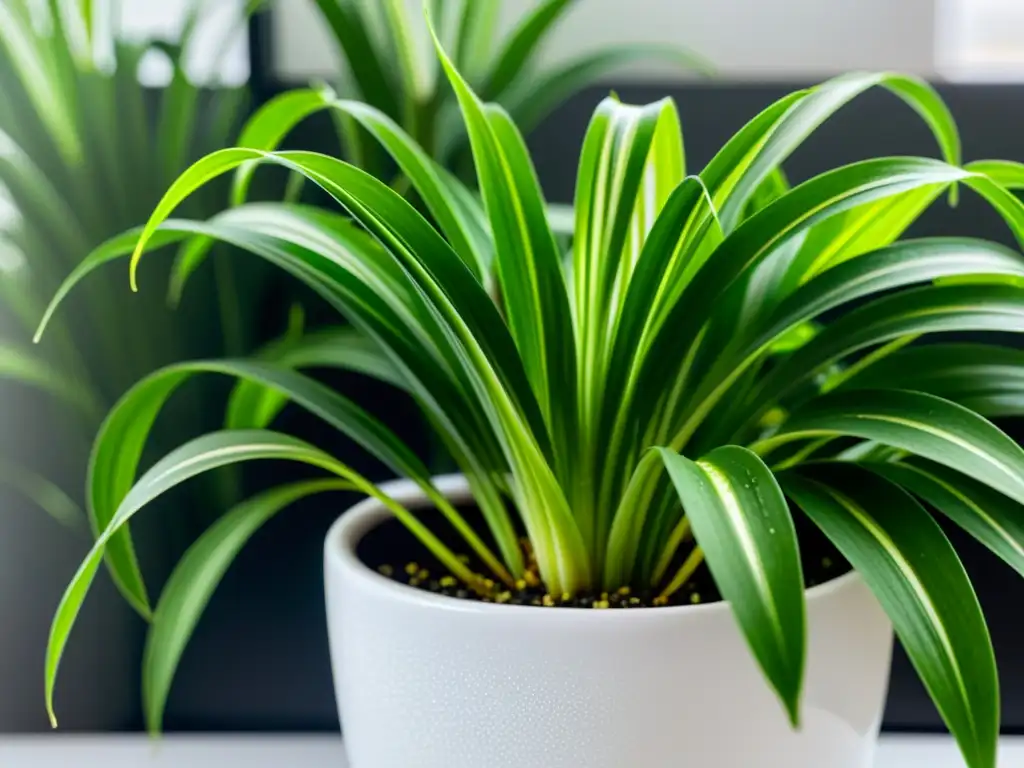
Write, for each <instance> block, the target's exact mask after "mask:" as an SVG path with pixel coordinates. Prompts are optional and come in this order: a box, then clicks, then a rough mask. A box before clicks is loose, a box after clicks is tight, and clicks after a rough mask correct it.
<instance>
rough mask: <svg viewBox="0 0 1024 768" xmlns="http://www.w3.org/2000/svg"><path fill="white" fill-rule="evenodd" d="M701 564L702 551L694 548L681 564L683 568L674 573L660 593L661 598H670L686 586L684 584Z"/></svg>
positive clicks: (702, 560)
mask: <svg viewBox="0 0 1024 768" xmlns="http://www.w3.org/2000/svg"><path fill="white" fill-rule="evenodd" d="M703 562H704V552H703V550H701V548H700V547H694V548H693V552H691V553H690V556H689V557H687V558H686V562H684V563H683V566H682V567H681V568H680V569H679V571H678V572H677V573H676V575H675V578H673V579H672V581H670V582H669V584H668V586H667V587H665V588H664V589H663V590H662V591H661V597H672V595H674V594H675V593H676V592H678V591H679V590H680V589H682V588H683V587H684V586H686V582H688V581H689V580H690V577H691V576H693V574H694V573H695V572H696V570H697V569H698V568H699V567H700V564H701V563H703Z"/></svg>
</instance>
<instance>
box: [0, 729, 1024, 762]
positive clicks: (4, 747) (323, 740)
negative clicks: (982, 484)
mask: <svg viewBox="0 0 1024 768" xmlns="http://www.w3.org/2000/svg"><path fill="white" fill-rule="evenodd" d="M0 766H3V768H67V766H74V768H148V767H149V766H152V768H294V767H295V766H301V767H302V768H345V758H344V751H343V749H342V746H341V740H340V739H339V738H338V737H337V736H330V735H323V736H277V737H265V736H241V737H223V736H211V737H172V738H168V739H166V740H165V741H163V742H159V743H154V742H151V741H149V740H148V739H146V738H145V737H106V738H102V737H61V736H59V735H57V736H39V737H24V738H18V737H0ZM409 768H414V766H409ZM876 768H963V759H962V758H961V757H960V754H959V753H958V752H957V750H956V746H955V745H954V744H953V742H952V740H951V739H949V738H945V737H941V736H920V737H907V736H889V737H884V738H883V739H882V743H881V744H880V746H879V749H878V761H877V763H876ZM999 768H1024V739H1005V740H1004V743H1003V745H1002V748H1001V749H1000V752H999Z"/></svg>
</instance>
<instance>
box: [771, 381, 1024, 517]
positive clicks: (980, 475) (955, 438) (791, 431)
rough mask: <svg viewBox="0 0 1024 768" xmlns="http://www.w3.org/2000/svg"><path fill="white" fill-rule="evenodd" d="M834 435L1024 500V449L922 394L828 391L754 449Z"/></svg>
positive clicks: (977, 418) (977, 419) (957, 408)
mask: <svg viewBox="0 0 1024 768" xmlns="http://www.w3.org/2000/svg"><path fill="white" fill-rule="evenodd" d="M830 435H846V436H850V437H859V438H861V439H863V440H873V441H876V442H879V443H882V444H884V445H890V446H893V447H894V448H900V449H902V450H904V451H909V452H910V453H912V454H916V455H918V456H921V457H924V458H926V459H931V460H932V461H935V462H937V463H939V464H942V465H943V466H946V467H950V468H951V469H956V470H957V471H960V472H964V473H965V474H968V475H970V476H971V477H973V478H975V479H976V480H978V481H980V482H982V483H984V484H985V485H987V486H989V487H990V488H994V489H995V490H997V491H1000V492H1002V493H1004V494H1006V495H1007V496H1009V497H1010V498H1012V499H1015V500H1017V501H1018V502H1021V503H1024V449H1021V448H1020V447H1019V446H1018V445H1017V444H1016V443H1015V442H1014V441H1013V440H1011V439H1010V438H1009V437H1007V436H1006V435H1005V434H1004V433H1003V432H1001V431H1000V430H999V428H998V427H996V426H995V425H993V424H992V423H991V422H989V421H986V420H985V419H983V418H982V417H981V416H978V415H977V414H976V413H974V412H973V411H969V410H967V409H966V408H963V407H962V406H959V405H956V404H955V403H951V402H949V401H948V400H943V399H942V398H939V397H935V396H934V395H926V394H923V393H920V392H905V391H901V390H855V391H852V392H837V393H834V394H830V395H825V396H824V397H820V398H817V399H815V400H813V401H811V402H810V403H809V404H808V405H807V406H805V407H803V408H802V409H800V410H799V411H798V412H797V413H796V414H795V415H794V416H793V417H792V418H791V419H790V420H789V421H787V422H786V423H785V424H784V425H783V426H782V428H781V429H780V430H779V432H778V433H777V434H776V435H773V436H772V437H770V438H766V439H764V440H761V441H759V442H758V443H757V444H755V446H753V447H754V450H756V451H757V452H758V453H760V454H762V455H764V454H765V453H767V452H768V451H770V450H771V449H772V448H774V447H775V446H779V445H783V444H785V443H788V442H791V441H793V440H795V439H802V438H806V437H824V436H830Z"/></svg>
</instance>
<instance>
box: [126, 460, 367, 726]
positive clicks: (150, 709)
mask: <svg viewBox="0 0 1024 768" xmlns="http://www.w3.org/2000/svg"><path fill="white" fill-rule="evenodd" d="M345 490H353V486H352V484H351V483H349V482H346V481H344V480H313V481H308V482H302V483H294V484H292V485H286V486H282V487H280V488H275V489H273V490H271V491H267V492H266V493H262V494H260V495H259V496H255V497H253V498H251V499H249V500H247V501H245V502H243V503H241V504H239V505H238V506H236V507H235V508H234V509H232V510H230V511H229V512H227V513H226V514H225V515H224V516H223V517H221V518H220V519H219V520H217V522H215V523H214V524H213V525H212V526H210V528H209V529H208V530H207V531H206V532H205V533H204V534H203V535H202V536H201V537H199V539H197V540H196V542H195V543H194V544H193V545H192V546H191V547H189V549H188V551H187V552H186V553H185V554H184V556H182V558H181V560H179V561H178V564H177V565H176V566H175V568H174V572H173V573H172V574H171V576H170V578H169V579H168V580H167V584H166V585H165V586H164V589H163V592H162V593H161V594H160V601H159V602H158V603H157V606H156V610H155V611H154V612H153V621H152V624H151V626H150V628H149V635H148V637H147V639H146V650H145V653H144V655H143V660H142V700H143V705H144V707H145V711H146V725H147V727H148V728H149V731H150V733H152V734H157V733H159V732H160V730H161V727H162V724H163V715H164V707H165V705H166V703H167V695H168V694H169V693H170V690H171V684H172V682H173V680H174V674H175V672H176V671H177V668H178V662H179V661H180V660H181V656H182V654H183V653H184V651H185V647H186V646H187V645H188V642H189V640H190V639H191V637H192V633H193V631H194V630H195V627H196V624H198V623H199V619H200V617H201V616H202V614H203V611H204V610H205V609H206V606H207V603H209V601H210V598H211V597H212V596H213V593H214V591H215V590H216V589H217V586H218V585H219V584H220V582H221V579H223V578H224V574H225V573H226V572H227V570H228V568H229V567H230V566H231V563H232V562H233V561H234V559H235V558H236V557H237V556H238V553H239V552H240V551H241V550H242V548H243V547H244V546H245V545H246V544H247V543H248V541H249V539H250V538H252V536H253V534H255V533H256V531H258V530H259V528H260V527H261V526H262V525H263V524H264V523H266V522H267V521H268V520H270V518H272V517H273V516H274V515H276V514H277V513H278V512H280V511H281V510H282V509H284V508H285V507H287V506H289V505H291V504H294V503H295V502H297V501H299V500H301V499H304V498H306V497H308V496H312V495H314V494H319V493H324V492H330V491H345Z"/></svg>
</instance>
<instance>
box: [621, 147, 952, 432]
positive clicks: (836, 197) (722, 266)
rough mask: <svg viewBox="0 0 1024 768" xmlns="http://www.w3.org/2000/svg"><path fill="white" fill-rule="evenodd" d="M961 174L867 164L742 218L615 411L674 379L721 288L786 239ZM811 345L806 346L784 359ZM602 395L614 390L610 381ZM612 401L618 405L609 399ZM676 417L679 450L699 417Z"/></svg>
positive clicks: (937, 166) (928, 166)
mask: <svg viewBox="0 0 1024 768" xmlns="http://www.w3.org/2000/svg"><path fill="white" fill-rule="evenodd" d="M966 175H967V174H966V173H965V172H964V171H962V170H960V169H958V168H953V167H952V166H949V165H946V164H945V163H941V162H939V161H933V160H925V159H920V158H915V159H910V158H890V159H880V160H868V161H864V162H860V163H854V164H852V165H849V166H845V167H843V168H839V169H837V170H834V171H831V172H829V173H826V174H823V175H821V176H817V177H815V178H813V179H811V180H810V181H808V182H805V183H804V184H801V185H800V186H798V187H796V188H795V189H794V190H792V191H791V192H790V193H788V194H787V195H785V196H784V197H782V198H780V199H779V200H777V201H776V202H775V203H773V204H772V205H770V206H769V207H768V208H765V209H764V210H762V211H761V212H760V213H758V214H756V215H754V216H753V217H751V218H750V219H748V220H747V221H745V222H744V223H743V224H742V225H741V226H740V227H739V228H738V229H736V230H735V231H734V232H733V233H732V234H731V235H729V236H728V237H726V238H725V239H724V240H723V241H722V242H721V244H720V245H718V247H717V248H716V249H715V250H714V251H713V253H712V254H711V256H710V257H709V258H708V259H707V261H706V262H705V263H704V264H703V265H702V266H701V268H700V269H699V270H698V271H697V272H696V274H695V275H694V276H693V278H692V279H691V280H690V281H689V282H688V284H687V285H686V286H685V288H684V289H683V290H682V291H681V292H679V293H678V295H677V297H676V298H675V300H674V302H673V303H672V305H671V307H670V309H669V310H668V311H666V312H665V313H664V318H665V319H664V321H663V322H662V323H661V324H660V327H659V329H658V331H657V333H656V334H652V336H653V338H652V339H651V340H650V341H649V342H648V343H647V344H645V345H644V346H643V347H642V348H641V349H640V350H638V354H639V356H640V358H639V361H638V364H640V365H642V369H641V371H640V373H639V374H638V375H637V376H636V377H635V384H634V385H633V387H632V391H627V395H626V397H625V398H622V399H621V402H622V406H621V407H622V408H632V407H633V404H634V398H636V396H637V393H651V392H658V391H661V390H663V389H664V386H665V384H664V382H666V381H673V380H675V379H674V377H675V376H676V375H678V374H677V372H678V370H679V366H680V362H681V361H685V360H688V359H689V358H690V357H691V356H692V355H693V353H694V351H695V349H696V346H695V341H696V340H700V339H701V328H702V327H703V326H704V325H705V323H706V322H707V321H708V319H709V318H710V317H712V316H713V315H714V313H715V312H716V311H717V310H718V309H719V308H720V307H722V306H728V304H727V303H726V300H727V298H728V296H729V294H728V291H729V289H730V288H731V287H732V286H736V285H742V284H743V280H744V279H745V278H748V277H749V276H750V275H751V274H753V272H754V271H755V270H756V269H757V267H758V266H759V265H760V264H762V263H764V261H765V260H766V259H768V258H770V257H771V255H772V254H773V253H775V252H776V249H777V247H778V246H779V245H780V244H781V243H783V242H785V241H786V240H787V239H788V238H790V237H793V236H795V235H798V234H799V233H800V232H801V231H803V230H804V229H806V228H808V227H810V226H813V225H814V224H815V223H817V222H820V221H823V220H825V219H827V218H829V217H830V216H834V215H836V214H840V213H842V212H843V211H845V210H849V209H850V208H852V207H855V206H857V205H860V204H863V203H867V202H871V201H873V200H880V199H884V198H886V197H891V196H894V195H897V194H900V193H902V192H906V191H908V190H910V189H916V188H919V187H922V186H926V185H933V184H938V183H952V182H953V181H956V180H957V179H962V178H965V177H966ZM666 211H667V209H666ZM662 215H663V216H664V215H665V214H664V213H663V214H662ZM656 226H657V225H656ZM823 335H824V334H823ZM820 338H821V337H820V336H819V340H820ZM814 344H815V343H814V342H812V343H811V344H808V345H807V346H806V347H805V348H804V349H802V350H800V352H798V353H797V354H795V355H794V356H793V357H792V358H791V360H793V359H796V358H797V357H798V356H799V355H800V354H802V353H803V352H804V351H805V350H807V349H810V348H811V347H812V346H814ZM781 367H782V366H779V368H781ZM804 370H806V369H804ZM773 375H774V374H773ZM609 390H610V391H611V392H616V391H617V382H616V384H614V385H612V386H610V387H609ZM613 402H620V400H617V399H614V398H613ZM656 405H657V400H656V398H655V397H652V396H648V397H646V398H645V399H644V400H643V401H642V402H639V403H638V404H637V406H636V408H637V410H636V413H635V414H634V418H636V419H637V420H638V421H639V422H640V423H647V422H648V421H649V420H650V418H651V413H652V412H653V410H654V409H655V407H656ZM705 407H710V406H709V404H705ZM645 409H646V410H645ZM682 413H683V414H684V421H683V423H682V424H678V423H676V424H670V425H669V426H670V427H671V429H670V430H668V432H667V434H668V435H669V437H670V442H671V445H672V447H674V448H682V447H683V446H684V445H685V444H686V442H687V441H688V440H689V439H690V438H691V437H692V435H693V432H694V431H695V430H696V428H697V426H699V425H700V423H701V421H702V420H703V419H704V417H705V416H706V415H707V414H706V412H699V411H689V410H685V409H684V410H683V411H682Z"/></svg>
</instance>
